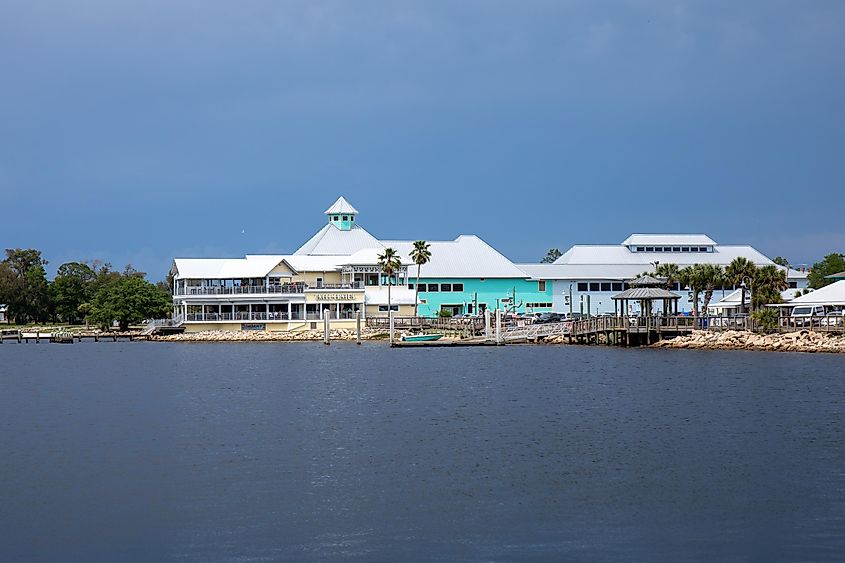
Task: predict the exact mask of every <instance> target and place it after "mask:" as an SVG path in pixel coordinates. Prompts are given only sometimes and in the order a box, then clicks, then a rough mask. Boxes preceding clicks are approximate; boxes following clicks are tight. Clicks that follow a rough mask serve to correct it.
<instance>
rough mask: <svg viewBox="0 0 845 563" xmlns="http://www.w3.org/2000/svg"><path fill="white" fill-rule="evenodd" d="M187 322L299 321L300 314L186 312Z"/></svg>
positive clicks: (280, 312) (300, 318)
mask: <svg viewBox="0 0 845 563" xmlns="http://www.w3.org/2000/svg"><path fill="white" fill-rule="evenodd" d="M186 320H187V321H188V322H221V321H229V322H233V321H234V322H238V321H288V320H290V321H301V320H304V319H303V318H302V314H299V315H297V314H296V313H293V314H292V315H290V317H288V313H287V312H282V311H279V312H270V313H264V312H257V311H253V312H252V313H247V312H242V311H239V312H235V313H188V316H187V318H186Z"/></svg>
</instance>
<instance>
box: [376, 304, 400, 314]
mask: <svg viewBox="0 0 845 563" xmlns="http://www.w3.org/2000/svg"><path fill="white" fill-rule="evenodd" d="M378 310H379V313H386V312H387V305H379V306H378ZM390 310H391V311H399V305H391V306H390Z"/></svg>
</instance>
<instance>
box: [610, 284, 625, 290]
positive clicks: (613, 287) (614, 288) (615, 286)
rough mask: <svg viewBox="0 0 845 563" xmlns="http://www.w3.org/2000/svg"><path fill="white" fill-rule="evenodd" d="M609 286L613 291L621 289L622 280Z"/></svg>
mask: <svg viewBox="0 0 845 563" xmlns="http://www.w3.org/2000/svg"><path fill="white" fill-rule="evenodd" d="M611 288H612V289H613V291H622V282H613V283H612V284H611Z"/></svg>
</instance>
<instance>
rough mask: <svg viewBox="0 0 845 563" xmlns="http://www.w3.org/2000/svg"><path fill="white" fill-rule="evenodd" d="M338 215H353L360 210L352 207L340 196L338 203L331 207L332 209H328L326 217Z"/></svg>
mask: <svg viewBox="0 0 845 563" xmlns="http://www.w3.org/2000/svg"><path fill="white" fill-rule="evenodd" d="M338 213H340V214H343V213H346V214H349V215H351V214H353V213H358V210H357V209H355V208H354V207H352V204H351V203H349V202H348V201H346V199H345V198H344V197H343V196H340V197H339V198H337V201H335V202H334V203H333V204H332V205H331V207H329V208H328V209H326V215H336V214H338Z"/></svg>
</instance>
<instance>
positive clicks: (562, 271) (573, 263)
mask: <svg viewBox="0 0 845 563" xmlns="http://www.w3.org/2000/svg"><path fill="white" fill-rule="evenodd" d="M738 257H744V258H747V259H748V260H750V261H751V262H752V263H754V264H755V265H757V266H765V265H769V264H774V262H772V261H771V260H770V259H769V258H768V257H767V256H765V255H764V254H762V253H761V252H759V251H758V250H756V249H755V248H754V247H752V246H749V245H724V244H718V243H716V241H714V240H713V239H711V238H710V237H708V236H707V235H703V234H633V235H631V236H629V237H628V238H627V239H625V240H624V241H622V242H621V243H620V244H607V245H575V246H573V247H572V248H570V249H569V250H567V251H566V252H565V253H564V254H563V255H562V256H561V257H560V258H558V259H557V260H556V261H555V262H553V263H551V264H518V266H519V267H520V268H521V269H522V270H523V271H524V272H525V273H526V274H528V275H529V276H531V278H532V279H534V280H547V281H548V282H549V283H550V284H551V285H552V286H553V289H552V291H553V298H552V303H553V309H554V311H557V312H562V313H563V312H570V310H571V311H573V312H584V313H587V311H588V310H589V312H590V313H593V314H595V313H608V312H613V310H614V303H613V300H612V297H613V295H614V294H617V293H619V292H621V291H624V290H626V289H628V282H630V281H631V280H633V279H635V278H637V277H639V276H640V275H641V274H642V273H644V272H653V271H654V270H655V268H656V267H657V265H658V264H666V263H673V264H677V265H678V267H679V268H684V267H686V266H691V265H694V264H715V265H718V266H722V267H725V266H727V265H728V264H730V262H731V261H732V260H733V259H735V258H738ZM778 267H781V266H778ZM787 281H788V283H789V286H790V288H803V287H806V286H807V274H806V273H805V272H800V271H797V270H793V269H787ZM671 289H672V290H673V291H677V292H683V294H682V299H681V300H680V302H679V303H678V309H679V311H680V312H691V311H692V310H693V308H695V307H694V304H693V303H692V295H691V293H690V292H689V289H688V288H685V287H681V286H680V284H677V283H676V284H675V286H674V287H672V288H671ZM734 289H735V288H734V287H720V288H718V290H717V292H716V294H714V298H716V299H719V298H723V297H726V296H727V294H728V293H730V292H732V291H733V290H734ZM699 299H700V301H701V300H703V296H699ZM698 307H699V308H700V307H701V302H699V304H698ZM627 312H628V313H635V312H638V311H635V310H631V311H627Z"/></svg>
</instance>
